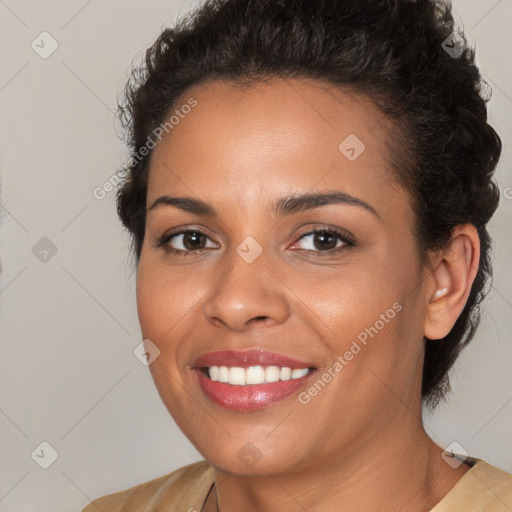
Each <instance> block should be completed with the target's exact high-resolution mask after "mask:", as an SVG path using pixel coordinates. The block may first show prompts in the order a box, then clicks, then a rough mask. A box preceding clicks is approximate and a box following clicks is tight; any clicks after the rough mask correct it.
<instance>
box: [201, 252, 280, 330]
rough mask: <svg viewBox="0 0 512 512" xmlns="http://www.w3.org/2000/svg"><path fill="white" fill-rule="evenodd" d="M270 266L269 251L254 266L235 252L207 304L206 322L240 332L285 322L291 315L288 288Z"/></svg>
mask: <svg viewBox="0 0 512 512" xmlns="http://www.w3.org/2000/svg"><path fill="white" fill-rule="evenodd" d="M267 263H268V261H267V259H266V257H265V251H264V252H263V253H262V254H261V255H260V256H259V257H258V258H257V259H256V260H255V261H253V262H252V263H248V262H246V261H245V260H244V259H243V258H242V257H240V256H239V254H238V253H237V252H236V251H233V253H232V254H231V255H230V258H229V261H226V266H225V267H224V268H223V269H222V273H219V276H220V277H217V283H216V284H215V285H214V286H213V287H212V288H211V290H210V292H209V294H208V295H207V297H206V300H205V302H204V306H203V313H204V315H205V317H206V319H207V320H208V321H209V322H211V323H213V324H214V325H216V326H218V327H224V328H227V329H230V330H232V331H237V332H241V331H244V330H247V329H251V328H253V327H254V326H256V325H259V324H261V325H265V326H267V327H270V326H272V325H277V324H280V323H283V322H285V321H286V319H287V318H288V317H289V314H290V307H289V302H288V299H287V297H286V290H287V288H286V286H285V284H283V281H281V280H280V279H279V278H278V277H276V274H277V272H276V271H275V269H274V270H273V271H271V270H269V268H268V266H267Z"/></svg>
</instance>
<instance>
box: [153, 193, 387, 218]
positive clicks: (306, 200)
mask: <svg viewBox="0 0 512 512" xmlns="http://www.w3.org/2000/svg"><path fill="white" fill-rule="evenodd" d="M331 204H345V205H349V206H358V207H361V208H364V209H365V210H367V211H369V212H370V213H372V214H373V215H375V216H376V217H377V218H379V219H380V216H379V214H378V213H377V211H376V210H375V208H373V207H372V206H371V205H369V204H368V203H366V202H365V201H363V200H362V199H358V198H357V197H353V196H351V195H350V194H347V193H346V192H341V191H337V190H336V191H331V192H320V193H308V194H301V195H290V196H286V197H282V198H280V199H279V200H278V201H276V202H275V203H274V204H273V205H272V207H273V211H274V212H275V213H276V214H277V215H281V216H285V215H291V214H293V213H297V212H300V211H304V210H311V209H314V208H319V207H321V206H327V205H331ZM164 205H165V206H174V207H176V208H179V209H180V210H183V211H186V212H189V213H193V214H196V215H202V216H205V217H217V216H218V213H217V211H216V210H215V208H214V207H213V205H211V204H210V203H206V202H205V201H202V200H200V199H195V198H192V197H171V196H167V195H165V196H161V197H159V198H158V199H156V200H155V201H154V202H153V204H152V205H151V206H150V207H149V208H148V210H147V211H151V210H154V209H156V208H158V207H160V206H164Z"/></svg>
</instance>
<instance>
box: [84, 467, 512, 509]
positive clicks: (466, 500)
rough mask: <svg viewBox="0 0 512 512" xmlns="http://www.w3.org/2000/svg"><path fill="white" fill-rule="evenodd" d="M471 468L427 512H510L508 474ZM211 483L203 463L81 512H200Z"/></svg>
mask: <svg viewBox="0 0 512 512" xmlns="http://www.w3.org/2000/svg"><path fill="white" fill-rule="evenodd" d="M470 461H472V462H474V464H473V467H472V468H471V469H470V470H469V471H467V472H466V473H465V474H464V475H463V476H462V478H461V479H460V480H459V481H458V482H457V483H456V484H455V486H454V487H453V488H452V489H451V491H450V492H449V493H448V494H447V495H446V496H445V497H444V498H443V499H442V500H441V502H440V503H438V504H437V505H436V506H435V507H434V508H433V509H432V510H431V511H430V512H511V511H512V474H511V473H507V472H506V471H503V470H502V469H499V468H497V467H495V466H493V465H491V464H489V463H487V462H485V461H484V460H481V459H476V458H473V459H470ZM214 479H215V469H214V468H213V466H211V465H210V464H209V463H208V462H207V461H206V460H202V461H200V462H195V463H193V464H189V465H188V466H183V467H181V468H179V469H177V470H176V471H173V472H172V473H169V474H168V475H165V476H162V477H160V478H157V479H155V480H151V481H149V482H145V483H143V484H139V485H136V486H135V487H131V488H130V489H126V490H124V491H121V492H116V493H115V494H109V495H108V496H103V497H102V498H98V499H96V500H94V501H93V502H92V503H90V504H89V505H87V506H86V507H85V508H84V509H83V511H82V512H98V511H99V510H101V511H102V512H200V511H201V509H202V507H203V504H204V502H205V500H206V497H207V496H208V492H209V491H210V489H211V487H212V485H213V483H214Z"/></svg>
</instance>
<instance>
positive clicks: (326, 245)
mask: <svg viewBox="0 0 512 512" xmlns="http://www.w3.org/2000/svg"><path fill="white" fill-rule="evenodd" d="M302 240H306V242H305V243H303V244H302V245H303V246H302V247H299V249H301V250H306V251H313V252H324V253H330V252H336V251H338V250H341V249H344V248H347V247H352V246H354V245H355V244H354V242H353V240H352V239H351V238H350V237H349V236H348V235H345V234H344V233H341V232H339V231H336V230H333V229H316V230H314V231H311V232H309V233H306V234H304V235H302V236H301V237H300V239H299V242H301V241H302Z"/></svg>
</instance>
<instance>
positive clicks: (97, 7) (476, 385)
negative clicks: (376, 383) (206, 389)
mask: <svg viewBox="0 0 512 512" xmlns="http://www.w3.org/2000/svg"><path fill="white" fill-rule="evenodd" d="M197 4H198V2H197V1H192V0H189V1H184V0H167V1H163V0H153V1H151V2H142V1H133V0H132V1H126V0H125V1H121V0H112V1H108V2H107V1H100V0H89V1H84V0H67V1H64V0H59V1H48V2H36V1H35V0H30V1H29V0H25V1H22V0H0V33H1V34H2V36H1V38H2V39H1V40H2V42H1V48H0V52H1V54H0V59H1V66H0V119H1V120H2V122H1V132H0V174H1V181H2V188H3V190H2V197H1V205H0V210H1V215H2V223H1V226H0V253H1V260H2V265H3V273H2V276H1V280H0V343H1V345H0V347H1V357H0V389H1V390H2V392H1V396H0V450H1V451H0V453H1V460H2V463H1V466H0V509H1V510H3V511H6V512H9V511H16V512H25V511H26V512H28V511H38V512H64V511H67V512H68V511H71V510H80V509H81V508H82V507H83V506H85V504H86V503H88V501H89V498H94V497H97V496H99V495H103V494H106V493H109V492H113V491H115V490H120V489H124V488H127V487H130V486H132V485H135V484H137V483H140V482H143V481H145V480H149V479H152V478H155V477H158V476H161V475H162V474H165V473H168V472H170V471H172V470H173V469H176V468H178V467H180V466H182V465H184V464H187V463H190V462H193V461H196V460H199V459H201V458H202V457H201V455H200V454H199V453H198V452H197V451H196V450H195V449H194V448H193V447H192V446H191V444H190V443H189V442H188V440H187V439H186V438H185V436H184V435H183V434H182V433H181V432H180V431H179V429H178V428H177V427H176V426H175V424H174V423H173V421H172V419H171V418H170V416H169V415H168V413H167V411H166V410H165V408H164V406H163V404H162V403H161V402H160V398H159V396H158V394H157V392H156V390H155V389H154V386H153V382H152V380H151V377H150V374H149V370H148V368H146V367H145V366H144V365H143V364H141V363H140V362H139V360H138V359H137V358H136V357H135V356H134V355H133V350H134V349H135V347H136V346H137V345H138V344H139V343H140V341H141V337H140V331H139V326H138V321H137V314H136V307H135V286H134V271H133V267H132V264H131V259H130V254H129V246H128V238H127V236H126V234H125V233H124V232H123V230H122V229H121V225H120V223H119V222H118V220H117V217H116V214H115V208H114V194H113V193H109V194H107V197H105V198H104V199H103V200H98V199H96V198H95V197H94V195H93V191H94V189H95V188H96V187H98V186H102V185H103V184H104V183H105V182H106V181H107V180H108V179H109V177H110V176H111V175H112V174H113V173H114V171H115V170H116V169H118V168H119V167H120V166H121V165H122V164H123V163H124V162H125V160H126V152H125V151H124V149H123V145H122V143H121V141H120V140H119V138H118V136H117V134H116V128H115V122H114V117H113V109H114V107H115V105H116V100H117V95H118V93H119V92H120V90H121V88H122V86H123V84H124V82H125V80H126V78H127V73H128V71H129V68H130V64H131V62H132V59H133V58H134V56H136V55H137V54H139V53H140V52H141V51H142V50H143V49H145V48H146V47H147V46H148V45H150V44H151V43H152V42H153V40H154V39H155V38H156V36H157V35H158V34H159V32H160V30H161V28H162V26H163V25H166V24H172V21H173V20H175V18H176V16H177V15H180V14H183V13H185V12H186V11H188V10H189V9H190V8H191V7H192V6H195V5H197ZM453 5H454V9H455V12H456V14H457V18H458V20H459V22H460V23H462V24H463V27H464V28H465V30H466V33H467V35H468V36H469V40H470V42H471V43H472V44H476V46H477V58H478V63H479V65H480V66H481V70H482V72H483V73H484V74H485V76H486V78H487V80H488V82H489V84H490V85H491V87H492V90H493V97H492V100H491V103H490V106H489V115H490V120H491V123H492V124H493V126H494V127H495V128H496V130H497V131H498V133H499V134H500V136H501V137H502V140H503V142H504V152H503V156H502V159H501V162H500V165H499V168H498V172H497V180H498V182H499V185H500V189H501V192H502V201H501V205H500V208H499V210H498V212H497V214H496V215H495V217H494V219H493V221H492V222H491V225H490V229H491V234H492V236H493V237H494V239H495V242H496V250H495V281H494V286H493V289H492V290H491V293H490V295H489V297H488V299H487V301H486V306H485V310H484V311H485V317H484V320H483V323H482V325H481V327H480V329H479V332H478V335H477V336H476V339H475V340H474V341H473V343H472V345H471V346H470V347H469V348H468V350H467V351H466V352H465V353H464V354H463V356H462V357H461V359H460V360H459V363H458V364H457V367H456V370H455V372H454V373H453V377H452V383H453V388H454V391H453V393H452V394H451V395H450V398H449V400H448V402H447V404H446V405H443V406H440V407H439V408H438V409H437V410H436V412H435V414H434V415H432V416H426V417H425V423H426V424H427V425H428V427H429V429H430V430H428V432H429V433H430V434H431V435H432V437H433V438H434V439H435V440H436V441H437V442H438V443H439V444H441V445H442V446H447V445H448V444H450V443H451V442H453V441H456V442H457V443H459V444H460V445H461V446H462V447H464V449H465V450H467V451H468V452H469V453H470V455H472V456H476V457H479V458H484V459H486V460H487V461H489V462H491V463H493V464H495V465H498V466H500V467H502V468H504V469H506V470H508V471H512V443H511V442H510V440H511V433H512V343H511V335H512V329H511V322H510V318H511V316H512V285H511V276H510V259H511V257H512V237H511V236H510V234H511V231H512V230H511V225H512V222H511V221H512V173H511V159H512V154H511V147H512V145H511V144H510V142H511V140H512V121H511V119H512V71H511V68H510V54H511V49H512V32H511V30H510V25H511V22H512V0H500V1H498V0H486V1H483V0H455V1H454V4H453ZM43 31H47V32H48V33H49V34H51V36H52V37H53V38H54V39H55V40H56V41H57V43H58V48H57V50H56V51H55V52H54V53H53V54H52V55H50V56H49V57H48V58H46V59H43V58H42V57H41V56H40V55H39V54H38V53H36V51H35V50H34V49H33V48H32V47H31V43H32V41H34V40H35V43H34V44H39V47H36V48H38V51H39V52H43V51H48V50H49V49H51V46H50V43H51V41H50V40H49V39H45V40H44V48H43V43H41V37H38V36H39V34H41V32H43ZM44 237H46V238H47V239H49V241H51V242H49V241H48V240H46V239H43V238H44ZM41 239H43V240H42V241H41ZM55 250H56V251H57V252H56V253H55V254H53V253H54V252H55ZM45 251H47V252H45ZM43 441H45V442H47V443H49V444H50V445H51V446H52V447H53V449H54V450H56V452H57V453H58V458H57V459H56V460H55V462H54V463H53V464H51V465H50V466H49V467H48V469H42V468H41V467H40V466H39V465H38V464H37V463H36V461H37V462H39V463H40V464H41V463H42V464H44V463H45V462H46V463H48V462H51V453H52V452H51V449H49V448H48V447H45V446H44V445H43V446H42V447H40V443H41V442H43ZM38 447H39V448H38ZM34 450H35V452H34ZM32 453H34V455H33V458H32V457H31V454H32Z"/></svg>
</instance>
